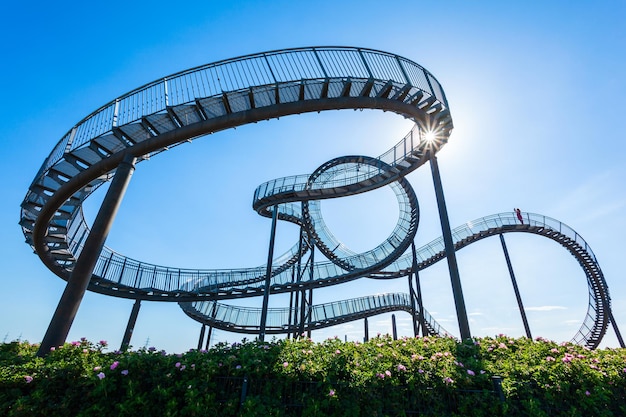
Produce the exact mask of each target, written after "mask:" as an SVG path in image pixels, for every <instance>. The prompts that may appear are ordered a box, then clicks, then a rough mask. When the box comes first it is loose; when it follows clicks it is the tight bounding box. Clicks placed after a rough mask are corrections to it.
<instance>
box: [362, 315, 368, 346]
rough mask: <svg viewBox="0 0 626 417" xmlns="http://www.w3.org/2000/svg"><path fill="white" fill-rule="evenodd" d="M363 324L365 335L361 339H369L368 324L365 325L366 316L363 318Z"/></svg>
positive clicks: (365, 340)
mask: <svg viewBox="0 0 626 417" xmlns="http://www.w3.org/2000/svg"><path fill="white" fill-rule="evenodd" d="M363 324H364V326H365V337H363V341H364V342H367V341H369V340H370V329H369V326H368V325H367V317H365V319H363Z"/></svg>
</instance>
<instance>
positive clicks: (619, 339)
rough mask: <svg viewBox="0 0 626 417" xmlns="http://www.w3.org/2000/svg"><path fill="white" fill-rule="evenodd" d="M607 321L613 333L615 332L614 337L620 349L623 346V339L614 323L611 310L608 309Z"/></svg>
mask: <svg viewBox="0 0 626 417" xmlns="http://www.w3.org/2000/svg"><path fill="white" fill-rule="evenodd" d="M609 320H611V324H612V325H613V331H615V336H617V341H618V342H619V345H620V347H626V346H624V339H622V334H621V333H620V331H619V329H618V328H617V323H615V319H614V318H613V310H612V309H611V308H610V307H609Z"/></svg>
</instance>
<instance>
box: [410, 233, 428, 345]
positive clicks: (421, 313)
mask: <svg viewBox="0 0 626 417" xmlns="http://www.w3.org/2000/svg"><path fill="white" fill-rule="evenodd" d="M411 252H412V254H413V275H414V276H415V290H416V291H417V294H416V296H417V306H418V308H419V312H418V315H417V317H418V322H419V325H420V328H421V329H422V336H428V329H427V328H426V323H425V320H424V302H423V301H422V286H421V284H420V275H419V270H418V268H417V249H415V242H411ZM415 336H417V333H416V334H415Z"/></svg>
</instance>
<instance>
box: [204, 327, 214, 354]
mask: <svg viewBox="0 0 626 417" xmlns="http://www.w3.org/2000/svg"><path fill="white" fill-rule="evenodd" d="M211 335H213V326H209V333H208V334H207V335H206V345H204V349H206V350H209V346H211Z"/></svg>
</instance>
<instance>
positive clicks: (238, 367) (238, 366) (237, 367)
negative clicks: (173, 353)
mask: <svg viewBox="0 0 626 417" xmlns="http://www.w3.org/2000/svg"><path fill="white" fill-rule="evenodd" d="M183 366H185V365H183ZM235 369H241V365H237V366H235ZM180 370H181V371H182V370H183V368H181V369H180Z"/></svg>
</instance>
